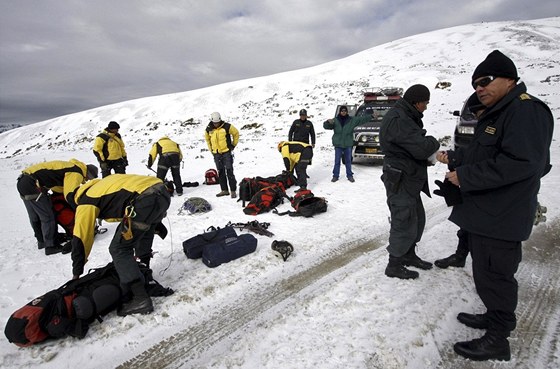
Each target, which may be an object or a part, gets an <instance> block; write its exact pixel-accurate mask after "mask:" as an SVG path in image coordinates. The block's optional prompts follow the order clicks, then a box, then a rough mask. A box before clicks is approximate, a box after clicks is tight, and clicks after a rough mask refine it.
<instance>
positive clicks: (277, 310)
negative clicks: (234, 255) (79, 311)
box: [0, 18, 560, 369]
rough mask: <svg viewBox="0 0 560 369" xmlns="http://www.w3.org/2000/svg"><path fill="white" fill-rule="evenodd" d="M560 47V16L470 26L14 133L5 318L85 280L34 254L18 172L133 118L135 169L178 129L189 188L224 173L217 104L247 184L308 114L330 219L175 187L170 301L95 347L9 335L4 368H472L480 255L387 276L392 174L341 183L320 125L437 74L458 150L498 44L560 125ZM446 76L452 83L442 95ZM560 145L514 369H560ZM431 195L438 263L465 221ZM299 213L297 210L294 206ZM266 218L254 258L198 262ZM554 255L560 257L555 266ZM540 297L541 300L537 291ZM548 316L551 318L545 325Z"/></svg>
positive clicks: (161, 256) (2, 214)
mask: <svg viewBox="0 0 560 369" xmlns="http://www.w3.org/2000/svg"><path fill="white" fill-rule="evenodd" d="M559 40H560V18H548V19H541V20H532V21H523V22H497V23H480V24H471V25H465V26H460V27H454V28H449V29H444V30H440V31H435V32H430V33H426V34H421V35H416V36H413V37H408V38H404V39H400V40H396V41H393V42H390V43H387V44H384V45H380V46H377V47H375V48H372V49H369V50H365V51H363V52H361V53H359V54H356V55H353V56H350V57H348V58H345V59H341V60H337V61H333V62H330V63H326V64H323V65H319V66H316V67H313V68H307V69H302V70H297V71H293V72H287V73H281V74H276V75H271V76H267V77H261V78H254V79H248V80H242V81H237V82H231V83H227V84H222V85H218V86H213V87H208V88H204V89H199V90H194V91H188V92H184V93H179V94H170V95H163V96H154V97H146V98H143V99H137V100H132V101H127V102H123V103H119V104H113V105H109V106H103V107H99V108H96V109H91V110H88V111H84V112H81V113H76V114H71V115H67V116H63V117H59V118H55V119H51V120H48V121H44V122H40V123H36V124H33V125H29V126H24V127H21V128H17V129H14V130H11V131H8V132H5V133H2V134H0V188H1V189H2V191H0V219H1V221H2V224H3V225H4V227H2V230H1V231H0V235H1V236H2V240H3V243H2V245H1V246H0V250H1V255H3V257H4V263H2V264H0V316H1V317H2V321H3V323H2V324H5V321H6V320H7V318H8V317H9V315H10V314H11V313H12V312H13V311H14V310H16V309H17V308H19V307H20V306H22V305H24V304H26V303H27V302H28V301H29V300H31V299H32V298H34V297H36V296H39V295H41V294H43V293H45V292H47V291H48V290H51V289H54V288H56V287H58V286H59V285H61V284H62V283H64V282H65V281H66V280H67V279H69V278H70V277H71V261H70V258H69V256H68V255H66V256H65V255H54V256H50V257H47V256H45V255H44V254H43V253H42V252H39V251H38V250H36V248H35V241H34V238H33V235H32V231H31V228H30V226H29V224H28V221H27V217H26V213H25V210H24V207H23V206H22V204H21V201H20V200H19V199H18V195H17V192H16V190H15V178H16V177H17V176H18V173H19V172H20V171H21V169H23V168H25V167H27V166H29V165H31V164H33V163H36V162H39V161H43V160H52V159H70V158H72V157H75V158H77V159H81V160H83V161H85V162H94V157H93V154H92V153H91V146H92V142H93V139H94V137H95V135H96V134H97V133H98V132H99V131H100V130H101V129H103V128H104V127H106V125H107V123H108V122H109V121H110V120H116V121H118V122H119V124H120V125H121V134H122V135H123V139H124V141H125V143H126V144H127V149H128V151H129V161H130V163H131V165H130V166H129V167H128V172H129V173H139V174H146V175H152V174H153V173H152V172H150V171H148V170H147V169H146V168H145V163H146V159H147V155H148V150H149V148H150V146H151V144H152V142H153V141H154V140H156V139H158V138H159V137H161V136H162V135H169V136H170V137H172V138H173V139H175V140H176V141H178V142H179V143H180V144H181V147H182V148H183V151H184V154H185V163H184V168H183V169H182V175H183V181H198V182H202V180H203V173H204V171H205V170H206V169H208V168H211V167H213V161H212V158H211V155H210V154H209V153H208V151H207V149H206V144H205V142H204V138H203V131H204V128H205V125H206V122H207V121H208V118H209V115H210V113H211V112H213V111H219V112H220V113H221V114H222V117H223V118H224V120H226V121H228V122H230V123H232V124H233V125H235V126H236V127H237V128H239V129H240V135H241V137H240V143H239V146H238V148H237V149H236V152H235V172H236V176H237V179H238V181H239V180H241V179H242V178H243V177H254V176H269V175H275V174H278V173H280V172H281V170H282V168H283V164H282V160H281V157H280V155H279V154H278V152H277V150H276V144H277V142H278V141H280V140H283V139H286V138H287V132H288V129H289V126H290V124H291V122H292V121H293V120H294V119H296V118H297V112H298V111H299V109H301V108H306V109H307V110H308V112H309V114H310V120H312V121H313V122H314V124H315V129H316V132H317V146H316V148H315V154H314V158H313V165H312V166H311V167H310V168H309V170H308V173H309V175H310V177H311V178H310V180H309V187H310V189H311V190H312V191H313V192H314V193H315V194H316V195H318V196H324V197H326V199H327V200H328V201H329V209H328V212H327V213H325V214H321V215H319V216H316V217H314V218H310V219H298V218H290V217H278V216H276V215H275V214H272V213H269V214H264V215H259V216H257V217H256V218H255V217H250V216H246V215H244V214H243V212H242V211H241V205H240V203H238V202H235V201H234V200H232V199H229V198H216V197H215V196H214V194H215V193H217V192H218V189H217V188H216V187H215V186H205V185H201V186H199V187H194V188H185V194H186V195H185V196H184V197H182V198H179V197H174V198H173V200H172V204H171V207H170V209H169V212H168V218H167V220H166V222H167V225H168V228H170V231H171V232H170V237H169V238H168V239H166V240H164V241H162V240H160V239H158V238H156V241H155V242H154V249H155V250H156V251H158V254H156V257H155V259H154V260H153V262H152V267H153V269H154V275H155V277H156V279H157V280H158V281H159V282H160V283H162V284H164V285H166V286H170V287H172V288H173V289H175V291H176V293H175V294H174V295H173V296H170V297H166V298H156V299H155V311H154V313H153V314H151V315H147V316H129V317H125V318H121V317H118V316H116V314H114V313H113V314H109V315H107V317H106V319H105V320H104V322H103V323H102V324H93V325H92V326H91V328H90V332H89V333H88V335H87V337H86V338H85V339H83V340H76V339H72V338H68V339H65V340H58V341H52V342H47V343H44V344H41V345H37V346H35V347H31V348H26V349H21V348H17V347H16V346H14V345H12V344H10V343H8V342H7V340H5V339H4V340H0V354H1V355H0V357H1V359H0V366H2V367H5V368H27V367H34V368H36V367H39V368H74V367H77V366H80V367H82V368H84V369H85V368H111V367H117V366H119V365H120V366H121V367H125V368H132V367H151V368H155V367H158V368H159V367H181V368H206V367H212V368H277V367H285V368H317V367H321V368H422V367H425V368H432V367H440V368H447V367H457V368H461V367H469V365H471V364H470V363H469V362H468V361H466V360H462V359H457V358H456V356H455V355H454V354H453V353H452V345H453V343H454V342H455V341H457V340H464V339H471V338H474V337H477V336H478V335H480V332H476V331H473V330H470V329H468V328H466V327H464V326H462V325H461V324H459V323H458V322H457V321H456V319H455V316H456V314H457V313H458V312H460V311H480V310H481V309H482V304H481V302H480V301H479V299H478V298H477V295H476V292H475V290H474V285H473V283H472V275H471V270H470V262H469V263H468V264H467V267H466V268H464V269H449V270H431V271H427V272H422V271H421V273H420V278H419V279H418V280H415V281H401V280H394V279H389V278H386V277H385V276H384V275H383V270H384V268H385V265H386V261H387V253H386V251H385V249H384V247H385V246H386V244H387V237H388V229H389V224H388V221H387V218H388V215H389V213H388V209H387V206H386V204H385V193H384V190H383V188H382V185H381V182H380V180H379V176H380V175H381V168H380V167H379V166H370V165H355V166H354V172H355V178H356V183H350V182H347V181H345V180H340V181H339V182H337V183H331V182H330V178H331V176H332V174H331V170H332V161H333V157H334V152H333V149H332V146H331V143H330V137H331V132H329V131H325V130H323V128H322V122H323V121H324V120H325V119H328V118H331V117H332V115H333V113H334V108H335V106H336V104H338V103H343V102H344V103H358V102H359V101H360V91H361V89H362V88H365V87H368V86H369V87H371V86H401V87H403V88H406V87H408V86H410V85H412V84H415V83H423V84H425V85H427V86H428V87H429V88H430V89H431V91H432V97H431V100H430V105H429V107H428V110H427V111H426V112H425V114H424V123H425V126H426V129H427V130H428V134H431V135H433V136H435V137H436V138H438V139H441V140H442V142H446V143H448V144H450V141H449V136H452V134H453V128H454V124H455V122H456V118H455V117H453V116H452V115H451V114H450V111H452V110H457V109H459V108H460V107H461V105H462V102H463V101H464V99H465V98H466V97H467V96H468V95H469V94H470V93H471V92H472V87H470V75H471V73H472V71H473V70H474V68H475V67H476V65H477V64H478V63H480V61H482V60H483V59H484V58H485V56H486V55H487V54H488V53H489V52H490V51H492V50H493V49H495V48H499V49H500V50H501V51H502V52H504V53H505V54H506V55H509V56H510V57H511V58H512V59H513V60H514V62H515V63H516V65H517V67H518V70H519V74H520V76H521V79H522V80H523V81H524V82H525V83H526V84H527V86H528V90H529V93H531V94H533V95H535V96H537V97H539V98H541V99H542V100H544V101H545V102H547V103H548V104H549V106H550V107H551V109H552V111H553V114H554V115H555V117H556V119H558V116H560V114H559V110H560V65H559V60H560V41H559ZM438 82H450V83H451V85H450V87H448V88H445V89H435V86H436V84H437V83H438ZM100 93H102V92H100ZM559 150H560V149H559V142H558V129H557V130H556V132H555V139H554V141H553V144H552V162H553V164H554V168H553V169H552V171H551V173H550V174H549V175H548V176H547V177H545V178H544V179H543V182H542V189H541V193H540V195H539V199H540V201H541V203H544V204H545V205H546V206H547V207H548V214H547V215H548V221H547V222H546V223H545V224H544V225H539V226H538V227H536V228H535V234H536V236H534V237H544V238H543V239H544V241H542V242H539V243H536V244H532V243H531V240H530V241H529V242H528V243H527V245H529V246H527V248H528V252H527V255H528V256H529V257H526V261H525V263H524V264H522V265H523V267H522V268H521V269H520V272H519V279H520V288H521V290H520V295H521V297H522V298H521V300H522V301H523V302H520V309H519V315H520V328H519V329H518V330H517V331H516V334H515V335H514V336H513V337H512V340H511V342H512V349H513V351H514V358H513V360H512V361H511V362H509V363H503V364H500V366H499V367H500V368H514V367H516V368H535V367H542V368H545V367H558V366H560V346H559V344H558V342H559V340H558V335H559V332H560V319H559V316H560V314H559V313H560V311H559V310H560V309H559V301H558V299H559V298H558V296H557V295H558V292H559V290H560V286H559V285H558V283H559V282H557V281H558V280H560V279H559V278H558V272H557V270H556V269H557V268H552V266H553V265H551V264H552V262H553V261H554V260H557V259H555V258H554V257H555V256H558V253H559V252H558V248H560V242H558V241H559V236H558V216H559V213H560V201H559V195H558V191H556V188H558V186H559V185H560V183H559V182H560V181H559V174H558V173H559V172H558V169H557V168H556V166H557V163H558V155H559V154H560V152H559ZM445 171H446V166H444V165H441V164H438V165H436V166H434V167H431V168H430V169H429V174H430V180H431V181H433V180H435V179H440V178H442V177H443V175H444V173H445ZM288 194H290V195H291V194H293V189H291V190H289V191H288ZM190 196H198V197H204V198H206V199H207V200H209V201H210V202H211V204H212V206H213V210H212V211H211V212H209V213H206V214H202V215H196V216H188V215H179V214H178V209H179V208H180V206H181V204H182V202H183V201H184V200H185V199H186V198H187V197H190ZM423 200H424V202H425V207H426V210H427V216H428V224H427V228H426V232H425V234H424V238H423V240H422V242H420V244H419V251H418V253H419V254H420V255H421V256H422V257H425V258H426V259H428V260H431V261H433V260H434V259H436V258H439V257H442V256H447V254H449V253H450V252H452V251H453V250H454V248H455V244H456V237H455V232H456V230H457V229H456V227H455V226H454V225H453V224H452V223H450V222H448V221H447V216H448V214H449V209H448V208H447V207H446V206H445V203H444V202H443V200H442V199H441V198H439V197H437V196H435V197H434V198H431V199H430V198H427V197H423ZM288 208H289V205H288V204H284V205H282V206H281V207H280V209H279V210H287V209H288ZM254 219H256V220H258V221H264V222H270V223H271V226H270V229H269V230H270V231H272V232H273V233H274V234H275V236H274V237H273V238H268V237H264V236H257V238H258V240H259V245H258V248H257V251H256V252H255V253H254V254H251V255H249V256H247V257H244V258H242V259H239V260H236V261H234V262H231V263H228V264H225V265H222V266H220V267H218V268H215V269H209V268H207V267H206V266H204V265H203V264H202V263H201V262H200V261H199V260H189V259H187V258H186V257H185V255H184V254H183V251H182V241H183V240H185V239H187V238H189V237H191V236H193V235H195V234H198V233H201V232H202V231H204V230H205V229H206V228H208V227H209V226H211V225H214V226H224V225H225V224H226V223H227V222H228V221H232V222H246V221H249V220H254ZM114 227H115V226H114V225H112V224H110V225H108V228H109V232H108V233H106V234H104V235H101V236H100V237H98V238H97V239H96V243H95V245H94V248H93V251H92V255H91V257H90V261H89V263H88V265H87V266H89V267H98V266H102V265H105V264H106V263H107V262H108V261H110V255H109V253H108V250H107V246H108V244H109V242H110V240H111V238H112V233H113V232H112V231H113V230H114ZM537 231H538V232H537ZM274 239H277V240H280V239H284V240H288V241H289V242H291V243H292V244H293V245H294V247H295V253H294V254H293V255H292V256H291V257H290V258H289V259H288V261H286V262H282V260H281V259H279V258H276V257H275V256H274V255H273V253H272V252H271V250H270V244H271V242H272V240H274ZM538 239H539V240H541V238H538ZM532 252H533V253H532ZM532 254H534V256H531V255H532ZM542 254H546V255H550V256H551V257H550V258H548V259H547V258H544V259H543V258H541V257H539V256H541V255H542ZM541 259H542V260H541ZM555 273H556V274H555ZM534 293H539V295H538V296H539V297H538V298H533V297H534V295H533V294H534ZM524 297H525V298H524ZM539 302H540V303H539ZM544 302H546V303H544ZM535 311H537V312H539V313H541V314H539V319H540V320H538V321H537V320H535V318H534V317H533V313H534V312H535ZM527 338H531V339H532V341H531V342H527V340H526V339H527ZM535 364H538V365H537V366H535ZM493 365H494V364H493V363H482V364H479V366H477V367H481V368H485V367H493Z"/></svg>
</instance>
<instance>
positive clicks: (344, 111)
mask: <svg viewBox="0 0 560 369" xmlns="http://www.w3.org/2000/svg"><path fill="white" fill-rule="evenodd" d="M340 112H341V113H348V110H341V111H340Z"/></svg>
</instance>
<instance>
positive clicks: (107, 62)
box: [0, 0, 560, 124]
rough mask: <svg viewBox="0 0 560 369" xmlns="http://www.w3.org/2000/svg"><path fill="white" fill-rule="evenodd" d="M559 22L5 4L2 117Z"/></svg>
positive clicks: (458, 14) (362, 6) (390, 11)
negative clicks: (504, 26) (417, 41)
mask: <svg viewBox="0 0 560 369" xmlns="http://www.w3.org/2000/svg"><path fill="white" fill-rule="evenodd" d="M455 3H457V4H459V5H455ZM558 15H560V5H558V0H538V1H527V0H486V1H480V0H462V1H459V2H455V1H449V0H414V1H409V0H392V1H388V0H384V1H382V0H361V1H358V0H346V1H340V0H310V1H304V0H297V1H296V0H253V1H250V0H246V1H243V0H223V1H217V0H205V1H200V0H150V1H143V0H138V1H132V0H118V1H115V0H111V1H108V0H95V1H85V0H1V1H0V122H1V123H20V124H26V123H32V122H38V121H42V120H45V119H49V118H53V117H57V116H60V115H65V114H69V113H73V112H77V111H82V110H86V109H89V108H95V107H98V106H101V105H106V104H110V103H115V102H121V101H126V100H130V99H134V98H140V97H146V96H153V95H161V94H167V93H173V92H182V91H188V90H192V89H196V88H200V87H206V86H212V85H216V84H219V83H223V82H229V81H235V80H239V79H245V78H250V77H258V76H264V75H269V74H273V73H277V72H284V71H289V70H294V69H300V68H304V67H309V66H314V65H318V64H321V63H324V62H328V61H332V60H336V59H340V58H343V57H346V56H349V55H352V54H354V53H357V52H359V51H362V50H365V49H369V48H371V47H374V46H376V45H380V44H383V43H385V42H389V41H392V40H396V39H399V38H402V37H406V36H411V35H414V34H418V33H422V32H427V31H432V30H437V29H441V28H447V27H452V26H456V25H463V24H468V23H477V22H483V21H486V22H488V21H502V20H504V21H506V20H522V19H537V18H546V17H552V16H558ZM559 23H560V20H559Z"/></svg>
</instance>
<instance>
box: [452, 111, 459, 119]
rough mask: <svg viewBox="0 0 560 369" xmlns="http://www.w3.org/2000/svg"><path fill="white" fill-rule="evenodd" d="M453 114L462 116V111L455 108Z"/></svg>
mask: <svg viewBox="0 0 560 369" xmlns="http://www.w3.org/2000/svg"><path fill="white" fill-rule="evenodd" d="M452 114H453V115H454V116H456V117H459V116H461V112H460V111H459V110H455V111H454V112H453V113H452Z"/></svg>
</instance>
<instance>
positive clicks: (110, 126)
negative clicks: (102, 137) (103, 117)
mask: <svg viewBox="0 0 560 369" xmlns="http://www.w3.org/2000/svg"><path fill="white" fill-rule="evenodd" d="M120 128H121V126H119V124H118V123H117V122H115V121H111V122H109V125H108V126H107V129H120Z"/></svg>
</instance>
